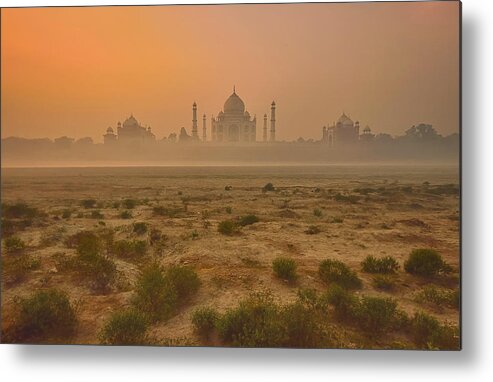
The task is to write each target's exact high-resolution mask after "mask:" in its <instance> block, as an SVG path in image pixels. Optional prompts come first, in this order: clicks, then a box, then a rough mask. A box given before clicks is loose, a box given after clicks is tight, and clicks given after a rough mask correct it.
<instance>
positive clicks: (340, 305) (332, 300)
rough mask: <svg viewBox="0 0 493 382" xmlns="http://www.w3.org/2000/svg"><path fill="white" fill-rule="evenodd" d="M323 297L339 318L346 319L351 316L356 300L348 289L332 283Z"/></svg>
mask: <svg viewBox="0 0 493 382" xmlns="http://www.w3.org/2000/svg"><path fill="white" fill-rule="evenodd" d="M325 299H326V301H327V303H329V304H330V305H332V306H333V307H334V310H335V314H336V316H337V317H338V318H339V319H348V318H352V317H353V315H354V307H355V305H356V304H357V301H358V300H357V298H356V297H355V296H354V295H353V294H352V293H351V292H349V291H348V290H346V289H344V288H342V287H341V286H339V285H337V284H332V285H330V286H329V288H328V289H327V292H326V294H325Z"/></svg>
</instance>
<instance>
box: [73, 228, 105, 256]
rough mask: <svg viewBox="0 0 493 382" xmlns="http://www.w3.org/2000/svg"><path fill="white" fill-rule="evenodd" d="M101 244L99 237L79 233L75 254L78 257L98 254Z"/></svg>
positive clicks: (87, 233) (89, 233)
mask: <svg viewBox="0 0 493 382" xmlns="http://www.w3.org/2000/svg"><path fill="white" fill-rule="evenodd" d="M101 249H102V243H101V240H100V239H99V237H98V236H97V235H96V234H94V233H92V232H81V235H80V236H79V237H78V239H77V253H78V254H79V255H93V254H99V253H100V252H101Z"/></svg>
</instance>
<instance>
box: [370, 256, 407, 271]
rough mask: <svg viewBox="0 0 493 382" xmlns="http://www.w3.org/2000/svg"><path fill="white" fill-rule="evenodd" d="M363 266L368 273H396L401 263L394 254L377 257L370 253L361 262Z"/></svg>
mask: <svg viewBox="0 0 493 382" xmlns="http://www.w3.org/2000/svg"><path fill="white" fill-rule="evenodd" d="M361 267H362V268H363V272H367V273H395V272H397V270H398V269H399V263H398V262H397V261H396V260H395V259H394V258H393V257H392V256H385V257H381V258H379V259H377V258H376V257H374V256H371V255H370V256H367V257H366V258H365V259H364V260H363V261H362V262H361Z"/></svg>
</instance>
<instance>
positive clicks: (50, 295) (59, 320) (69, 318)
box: [8, 289, 77, 344]
mask: <svg viewBox="0 0 493 382" xmlns="http://www.w3.org/2000/svg"><path fill="white" fill-rule="evenodd" d="M76 325H77V318H76V313H75V310H74V308H73V307H72V305H71V303H70V301H69V298H68V296H67V294H66V293H65V292H62V291H60V290H57V289H48V290H42V291H37V292H35V293H34V294H32V295H31V296H30V297H27V298H21V299H20V301H19V306H18V310H17V311H16V317H15V320H14V326H13V327H12V329H11V330H12V331H11V333H9V336H8V337H9V338H11V339H12V340H13V342H28V343H36V342H43V343H45V342H59V343H64V344H66V343H67V340H68V339H69V338H70V337H71V336H72V335H73V334H74V333H75V329H76Z"/></svg>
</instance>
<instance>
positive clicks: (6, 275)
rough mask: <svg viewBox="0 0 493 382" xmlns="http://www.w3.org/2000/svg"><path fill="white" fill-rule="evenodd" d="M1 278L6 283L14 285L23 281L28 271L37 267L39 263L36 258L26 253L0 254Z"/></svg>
mask: <svg viewBox="0 0 493 382" xmlns="http://www.w3.org/2000/svg"><path fill="white" fill-rule="evenodd" d="M1 260H2V272H3V277H2V280H3V281H4V282H5V284H6V285H14V284H17V283H20V282H22V281H24V280H25V279H26V277H27V275H28V274H29V272H30V271H32V270H34V269H38V268H39V267H40V265H41V263H40V261H39V260H38V259H33V258H31V257H30V256H28V255H21V256H2V257H1Z"/></svg>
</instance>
